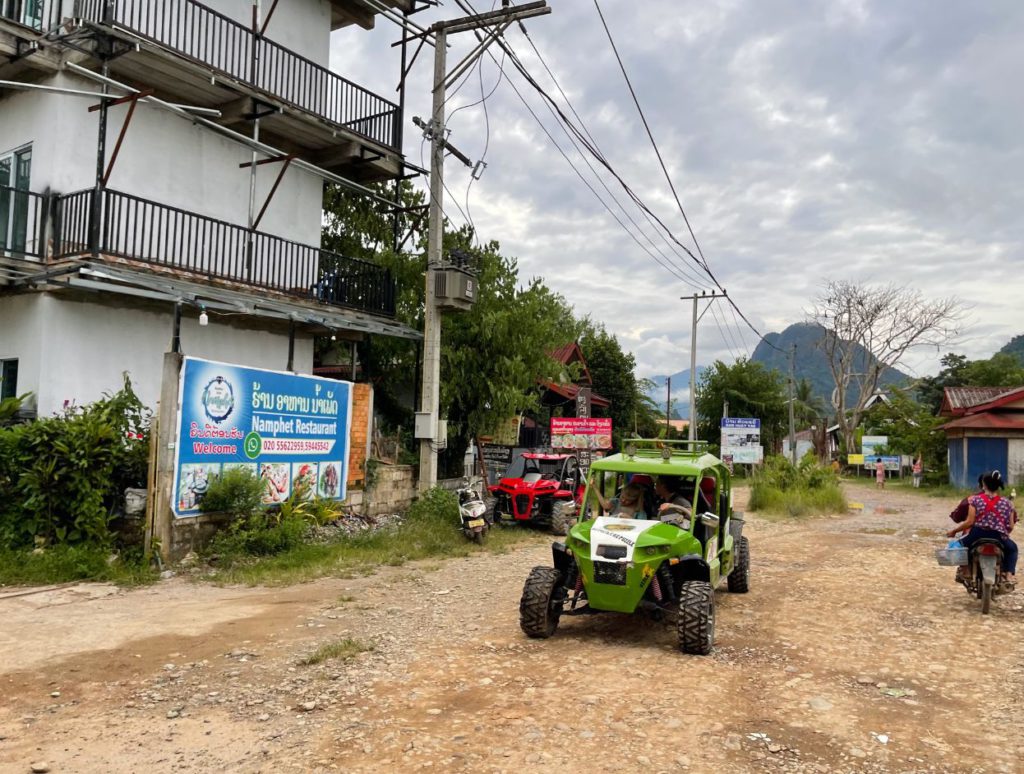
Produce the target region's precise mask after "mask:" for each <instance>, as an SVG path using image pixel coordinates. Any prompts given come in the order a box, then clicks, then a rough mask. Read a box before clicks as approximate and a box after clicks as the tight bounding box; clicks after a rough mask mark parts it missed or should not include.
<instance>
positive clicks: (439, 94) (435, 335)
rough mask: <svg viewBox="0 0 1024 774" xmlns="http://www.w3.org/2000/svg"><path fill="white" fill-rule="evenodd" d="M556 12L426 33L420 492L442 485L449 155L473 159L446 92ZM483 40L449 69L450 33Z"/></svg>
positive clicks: (525, 10) (544, 9)
mask: <svg viewBox="0 0 1024 774" xmlns="http://www.w3.org/2000/svg"><path fill="white" fill-rule="evenodd" d="M548 13H551V9H550V8H549V7H548V5H547V2H546V0H540V1H539V2H533V3H526V4H524V5H515V6H509V7H505V8H502V9H501V10H498V11H492V12H490V13H481V14H476V15H474V16H464V17H462V18H459V19H451V20H449V21H440V22H437V23H436V24H434V25H433V26H431V27H430V29H429V30H428V31H427V33H425V34H432V35H434V86H433V97H434V100H433V111H432V113H431V120H430V124H429V125H428V126H427V136H428V137H429V138H430V210H429V225H428V230H427V276H426V296H425V300H424V310H423V385H422V389H421V392H420V412H422V413H425V414H427V415H428V418H427V421H428V424H429V427H426V428H421V427H417V430H416V436H417V437H418V438H419V439H420V478H419V487H420V490H421V491H422V490H425V489H429V488H430V487H432V486H434V485H435V484H436V483H437V447H436V443H437V440H438V438H437V435H438V420H439V418H440V417H439V413H440V392H441V310H440V309H438V307H437V298H436V296H435V291H436V285H435V283H436V279H435V277H436V274H437V269H438V268H439V267H440V266H441V264H442V261H443V257H442V241H443V237H444V210H443V208H442V203H443V201H444V156H445V152H446V151H447V152H452V153H454V155H456V156H457V157H460V158H461V159H462V160H464V163H465V161H467V160H466V159H465V156H463V154H461V153H458V152H457V151H456V149H455V148H453V147H452V146H451V144H450V143H449V142H448V139H447V136H446V134H447V132H446V129H445V94H446V91H447V89H448V87H449V86H450V85H452V84H453V83H454V82H455V81H456V80H457V79H458V78H459V77H461V76H462V74H463V73H465V72H466V71H467V70H468V69H469V68H470V67H472V65H473V63H474V62H475V61H476V60H477V58H478V57H480V56H481V55H482V54H483V53H484V51H486V50H487V48H488V47H489V46H490V45H491V44H492V43H493V42H494V41H495V40H497V39H498V37H500V36H501V34H502V33H503V32H504V31H505V29H506V28H507V27H508V26H509V25H510V24H512V23H513V22H517V21H520V20H522V19H528V18H530V17H533V16H541V15H543V14H548ZM484 29H486V30H487V32H486V33H485V34H484V35H483V39H482V40H479V41H478V43H477V45H476V46H475V47H474V48H473V49H472V50H471V51H470V52H469V53H468V54H467V55H466V56H465V57H464V58H463V59H462V61H461V62H459V63H458V64H457V65H456V66H455V67H454V68H453V69H452V70H451V72H446V71H447V53H448V52H447V48H448V35H450V34H455V33H457V32H469V31H476V30H484Z"/></svg>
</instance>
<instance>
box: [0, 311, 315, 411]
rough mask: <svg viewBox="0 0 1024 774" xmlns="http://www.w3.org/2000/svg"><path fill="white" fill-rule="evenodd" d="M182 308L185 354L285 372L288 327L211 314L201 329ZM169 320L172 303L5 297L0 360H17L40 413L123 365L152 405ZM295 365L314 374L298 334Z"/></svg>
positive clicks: (86, 391)
mask: <svg viewBox="0 0 1024 774" xmlns="http://www.w3.org/2000/svg"><path fill="white" fill-rule="evenodd" d="M186 314H187V315H188V316H187V317H185V318H184V319H183V320H182V325H181V339H182V350H183V351H184V353H185V354H187V355H194V356H196V357H203V358H208V359H210V360H221V361H225V362H229V363H237V364H239V365H246V366H251V367H254V368H269V369H274V370H277V371H283V370H285V367H286V366H287V364H288V332H287V329H286V328H284V327H282V329H281V330H280V331H279V332H278V331H275V332H271V331H266V330H259V329H256V328H252V327H244V326H242V325H240V324H238V323H237V322H235V321H236V320H239V319H241V320H243V321H245V319H246V318H223V317H219V316H217V315H214V314H211V315H210V324H209V325H208V326H206V327H200V326H199V324H198V321H197V314H196V311H195V310H188V311H187V312H186ZM173 319H174V317H173V309H172V307H171V305H170V304H156V303H153V304H148V303H140V302H138V301H136V300H134V299H131V298H129V297H127V296H118V295H114V294H103V295H100V294H95V295H92V294H90V295H86V296H82V297H81V298H80V299H69V298H65V297H58V296H55V295H53V294H49V293H46V294H42V293H38V294H31V295H22V296H15V297H13V298H3V299H0V358H8V357H16V358H18V360H19V363H18V370H19V374H18V390H19V392H25V391H32V392H34V393H35V394H36V407H37V410H38V412H39V415H40V416H48V415H50V414H53V413H54V412H56V411H60V410H61V408H62V407H63V406H64V405H65V401H69V402H72V403H75V404H77V405H83V404H86V403H89V402H91V401H94V400H96V399H97V398H99V397H101V396H102V395H103V393H104V392H111V391H115V390H117V389H118V388H119V387H120V386H121V383H122V377H121V374H122V373H124V372H125V371H127V372H128V374H129V376H130V377H131V380H132V384H133V385H134V387H135V391H136V393H137V394H138V395H139V397H140V398H141V399H142V401H143V402H144V403H145V404H146V405H147V406H149V407H150V408H155V407H156V402H157V399H158V398H159V395H160V374H161V367H162V363H163V353H164V352H166V351H167V350H168V349H169V348H170V341H171V332H172V326H173ZM43 342H45V346H43ZM295 367H296V370H297V371H298V372H300V373H311V372H312V368H313V339H312V337H310V336H307V335H300V334H297V335H296V339H295Z"/></svg>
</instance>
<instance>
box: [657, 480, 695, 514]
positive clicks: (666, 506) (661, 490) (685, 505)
mask: <svg viewBox="0 0 1024 774" xmlns="http://www.w3.org/2000/svg"><path fill="white" fill-rule="evenodd" d="M682 489H683V482H682V479H680V478H679V476H658V478H657V480H656V481H655V482H654V491H655V492H656V493H657V495H658V497H660V498H661V505H659V506H658V517H659V518H660V519H661V520H662V521H671V520H672V518H671V517H672V516H673V515H674V516H677V517H678V516H685V517H687V518H689V516H690V511H691V510H692V508H693V506H692V504H691V503H690V501H689V500H687V499H686V497H684V496H683V493H682Z"/></svg>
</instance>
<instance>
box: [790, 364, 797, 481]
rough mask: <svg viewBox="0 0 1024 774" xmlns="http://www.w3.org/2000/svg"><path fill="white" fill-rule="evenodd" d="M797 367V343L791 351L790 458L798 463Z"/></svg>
mask: <svg viewBox="0 0 1024 774" xmlns="http://www.w3.org/2000/svg"><path fill="white" fill-rule="evenodd" d="M795 367H796V344H794V345H793V348H792V349H791V350H790V351H789V458H790V460H791V461H792V463H793V465H794V466H795V465H796V421H795V419H794V417H793V404H794V403H795V402H796V396H795V394H794V385H793V371H794V369H795Z"/></svg>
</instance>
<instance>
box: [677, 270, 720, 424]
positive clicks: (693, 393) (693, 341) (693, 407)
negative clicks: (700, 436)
mask: <svg viewBox="0 0 1024 774" xmlns="http://www.w3.org/2000/svg"><path fill="white" fill-rule="evenodd" d="M725 296H726V292H725V291H724V290H723V291H722V292H721V293H718V292H716V291H714V290H712V291H711V292H710V293H708V292H707V291H701V293H700V295H697V294H696V293H694V294H693V295H692V296H683V297H682V298H681V299H680V300H681V301H689V300H692V301H693V328H692V329H691V331H690V422H689V427H688V428H687V429H688V431H689V432H688V436H687V437H688V438H689V439H690V440H691V441H696V440H697V323H698V322H700V318H701V317H703V316H704V312H707V310H708V309H710V308H711V304H713V303H714V301H715V299H716V298H725ZM701 299H707V301H708V302H709V303H708V305H707V306H706V307H704V312H701V313H700V314H699V315H698V314H697V311H698V304H699V302H700V300H701Z"/></svg>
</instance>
